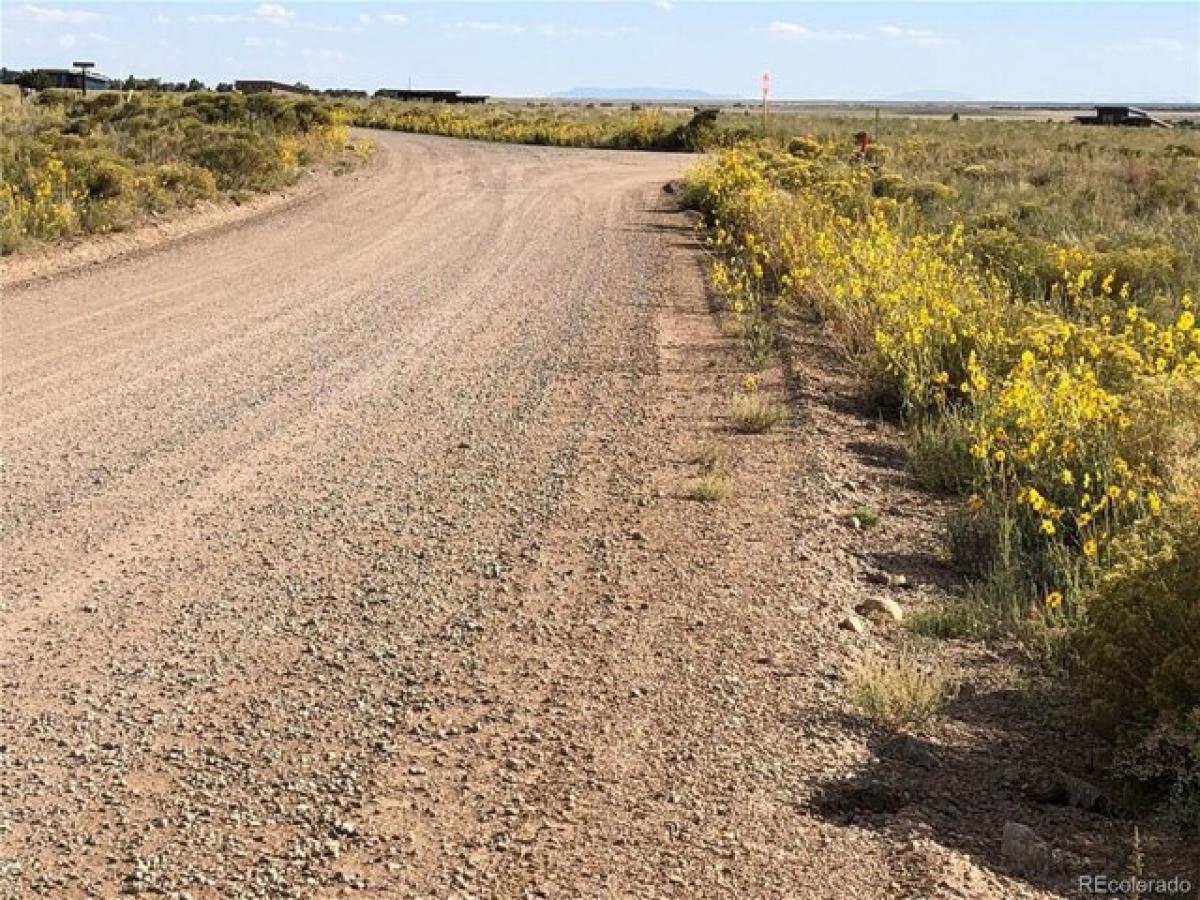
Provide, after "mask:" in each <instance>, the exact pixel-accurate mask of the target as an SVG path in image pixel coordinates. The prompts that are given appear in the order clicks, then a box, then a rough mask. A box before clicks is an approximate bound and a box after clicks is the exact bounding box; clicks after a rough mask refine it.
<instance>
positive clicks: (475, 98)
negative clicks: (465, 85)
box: [375, 88, 488, 103]
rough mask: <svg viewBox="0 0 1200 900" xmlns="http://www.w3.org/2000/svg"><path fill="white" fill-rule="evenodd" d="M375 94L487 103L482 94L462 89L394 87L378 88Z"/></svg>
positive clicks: (428, 100)
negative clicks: (440, 89)
mask: <svg viewBox="0 0 1200 900" xmlns="http://www.w3.org/2000/svg"><path fill="white" fill-rule="evenodd" d="M375 96H376V97H386V98H388V99H389V100H404V101H407V102H412V103H487V99H488V98H487V96H486V95H484V94H464V93H463V92H462V91H435V90H398V89H395V88H380V89H379V90H377V91H376V92H375Z"/></svg>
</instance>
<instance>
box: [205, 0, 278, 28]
mask: <svg viewBox="0 0 1200 900" xmlns="http://www.w3.org/2000/svg"><path fill="white" fill-rule="evenodd" d="M291 16H292V14H291V12H290V11H289V10H288V9H287V8H286V7H283V6H280V5H279V4H278V3H260V4H258V6H256V7H254V9H253V10H252V11H251V13H250V14H249V15H243V14H242V13H198V14H196V15H192V16H188V17H187V20H188V21H189V22H194V23H197V24H202V25H249V24H253V23H261V24H266V25H286V24H288V22H289V20H290V19H291Z"/></svg>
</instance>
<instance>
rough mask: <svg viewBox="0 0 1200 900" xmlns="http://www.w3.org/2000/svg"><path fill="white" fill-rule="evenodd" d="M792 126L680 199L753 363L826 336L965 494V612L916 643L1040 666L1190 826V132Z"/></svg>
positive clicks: (1197, 754)
mask: <svg viewBox="0 0 1200 900" xmlns="http://www.w3.org/2000/svg"><path fill="white" fill-rule="evenodd" d="M794 124H795V123H794ZM806 124H808V125H809V126H810V127H809V130H808V133H807V134H804V135H803V136H800V137H790V138H782V137H779V138H768V139H764V140H759V141H756V142H750V143H743V144H741V145H739V146H735V147H732V148H729V149H726V150H724V151H723V152H721V153H720V154H719V155H716V156H714V157H711V158H709V159H708V160H706V161H705V162H703V163H701V164H700V165H698V166H697V167H696V168H695V169H694V171H693V172H692V173H691V175H690V178H689V179H688V182H687V184H686V186H685V200H686V202H687V203H688V204H689V205H691V206H692V207H694V208H696V209H698V210H700V211H701V212H702V213H703V215H704V218H705V224H706V226H707V228H708V234H709V241H710V244H711V248H712V250H713V251H714V253H713V259H712V270H711V277H712V283H713V285H714V287H715V288H716V290H717V292H718V294H719V295H720V296H721V297H722V299H723V302H724V304H725V306H726V307H727V308H728V310H729V312H730V313H731V314H732V316H733V318H734V320H735V321H736V322H737V323H739V327H740V329H741V331H742V333H743V336H744V338H745V342H746V345H747V357H748V358H751V359H753V358H759V357H760V356H761V353H760V352H759V349H758V348H759V347H761V344H762V343H763V341H764V335H766V336H767V337H766V338H765V340H767V342H768V343H772V342H773V343H776V344H778V343H779V342H780V341H781V340H782V341H786V332H787V325H788V322H789V321H791V319H792V318H793V317H794V316H795V315H796V314H804V315H808V316H812V315H814V314H815V315H816V316H818V317H819V318H820V320H821V321H823V322H824V323H825V327H826V329H827V331H828V333H829V335H830V336H831V338H832V340H833V341H834V343H835V344H836V345H837V346H838V347H839V348H840V349H841V351H842V352H843V353H844V354H845V355H846V356H847V357H848V358H849V359H851V360H853V361H854V362H855V363H856V365H857V366H858V368H859V369H860V371H861V373H862V382H863V389H864V396H866V397H868V398H869V400H870V403H871V404H872V406H873V407H874V408H875V409H876V410H877V411H882V412H885V413H887V414H892V415H896V416H898V417H899V418H901V419H902V420H903V421H904V423H905V425H906V431H907V433H908V434H909V435H910V436H911V451H912V452H911V464H912V466H913V470H914V474H915V475H916V477H917V478H918V479H919V480H920V481H921V482H922V483H923V484H924V485H925V486H926V487H928V488H929V489H931V490H936V491H939V492H943V493H948V494H953V495H958V496H960V497H961V498H962V503H961V505H960V507H959V510H958V512H957V514H956V515H955V516H954V521H953V522H950V523H948V528H947V546H948V549H949V551H950V553H951V554H952V556H953V557H954V559H955V561H956V562H957V563H958V565H959V566H960V567H961V569H962V570H963V571H964V572H966V573H967V574H968V575H969V579H970V581H969V587H968V591H967V596H966V598H965V600H964V601H963V605H962V608H961V609H955V610H941V611H937V612H933V613H926V614H924V615H922V616H921V617H920V618H919V619H918V623H919V624H918V627H919V629H920V630H922V631H923V632H924V633H926V634H936V635H946V636H950V635H953V636H958V635H960V634H961V635H966V634H970V635H975V636H988V635H996V634H1004V635H1015V636H1017V637H1020V638H1022V639H1023V640H1025V641H1027V643H1028V646H1030V647H1031V648H1037V649H1038V650H1039V651H1040V652H1044V653H1045V654H1046V656H1047V658H1048V659H1049V660H1051V661H1052V662H1053V663H1054V664H1055V665H1056V666H1061V667H1062V668H1061V669H1060V671H1065V672H1067V673H1069V674H1070V675H1072V676H1074V679H1075V684H1076V685H1077V687H1078V690H1079V691H1080V692H1081V693H1082V694H1083V695H1084V696H1085V697H1086V698H1087V701H1088V703H1089V709H1090V712H1091V714H1092V718H1093V720H1094V721H1095V722H1096V724H1097V725H1098V726H1100V727H1101V728H1102V729H1103V730H1104V731H1105V733H1107V734H1108V735H1109V736H1110V737H1112V738H1114V739H1115V740H1117V741H1118V742H1119V743H1120V746H1121V747H1122V748H1123V750H1124V755H1125V759H1126V762H1127V767H1128V768H1129V770H1130V771H1134V772H1140V773H1142V774H1143V775H1145V776H1146V777H1147V778H1149V779H1152V780H1155V781H1157V782H1158V783H1159V784H1162V783H1163V782H1164V781H1166V782H1170V783H1171V784H1172V786H1173V787H1172V790H1173V791H1174V792H1175V801H1176V805H1177V808H1181V809H1182V808H1189V807H1188V804H1191V806H1190V809H1191V813H1190V815H1191V817H1192V821H1193V822H1200V816H1198V815H1197V809H1196V807H1197V805H1200V801H1198V800H1197V798H1200V675H1197V672H1200V666H1198V665H1197V662H1196V661H1197V660H1198V659H1200V645H1198V644H1197V643H1196V642H1197V635H1200V322H1198V319H1197V315H1198V313H1197V311H1196V309H1195V296H1196V291H1197V286H1198V284H1200V136H1198V135H1196V134H1195V133H1190V134H1189V133H1187V132H1184V131H1182V130H1179V131H1164V132H1158V131H1142V130H1133V129H1128V130H1125V129H1121V130H1110V129H1095V128H1093V129H1084V128H1081V127H1078V126H1071V125H1044V124H1041V123H1001V122H979V123H949V122H926V123H920V122H917V121H915V120H914V121H906V122H901V123H897V122H889V124H888V129H889V131H888V134H887V140H886V142H875V143H870V144H868V145H867V146H866V147H865V149H863V148H862V147H860V146H856V144H855V142H854V141H853V140H852V139H851V135H853V134H854V132H855V131H859V130H867V129H868V127H869V126H868V125H867V124H866V123H852V122H850V121H847V120H833V119H824V120H815V121H811V122H809V123H806ZM1164 748H1170V752H1169V753H1167V752H1166V750H1165V749H1164Z"/></svg>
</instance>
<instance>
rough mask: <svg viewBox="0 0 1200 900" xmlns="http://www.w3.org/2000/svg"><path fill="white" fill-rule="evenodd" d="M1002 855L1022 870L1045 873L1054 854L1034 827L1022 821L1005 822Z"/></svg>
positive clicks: (1001, 844)
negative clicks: (1023, 823)
mask: <svg viewBox="0 0 1200 900" xmlns="http://www.w3.org/2000/svg"><path fill="white" fill-rule="evenodd" d="M1000 855H1001V856H1003V857H1004V858H1005V859H1006V860H1007V861H1008V862H1009V863H1011V864H1012V865H1013V866H1015V867H1017V868H1018V869H1020V870H1021V871H1023V872H1025V873H1027V874H1030V875H1044V874H1046V873H1047V872H1049V871H1050V867H1051V864H1052V862H1053V854H1052V852H1051V850H1050V847H1049V845H1048V844H1047V843H1046V842H1045V841H1043V840H1042V839H1041V838H1040V837H1038V836H1037V834H1036V833H1035V832H1034V830H1033V829H1032V828H1030V827H1029V826H1028V825H1022V824H1021V823H1020V822H1005V823H1004V832H1003V835H1002V837H1001V839H1000Z"/></svg>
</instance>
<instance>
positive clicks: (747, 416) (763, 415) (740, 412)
mask: <svg viewBox="0 0 1200 900" xmlns="http://www.w3.org/2000/svg"><path fill="white" fill-rule="evenodd" d="M787 413H788V410H787V407H786V406H784V405H783V404H782V403H775V402H773V401H771V400H769V399H767V398H766V397H764V396H762V395H761V394H757V393H754V394H736V395H735V396H734V398H733V402H732V403H731V404H730V408H729V418H730V420H731V421H732V423H733V429H734V431H737V432H738V433H739V434H763V433H764V432H767V431H770V430H771V429H773V428H776V427H777V426H779V425H780V424H782V423H783V422H784V421H785V420H786V419H787Z"/></svg>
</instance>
